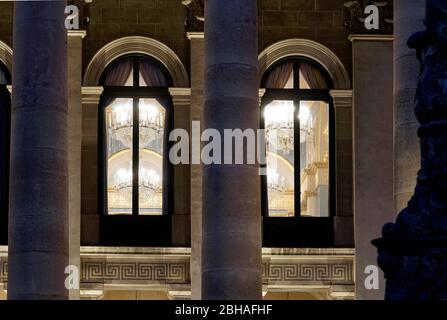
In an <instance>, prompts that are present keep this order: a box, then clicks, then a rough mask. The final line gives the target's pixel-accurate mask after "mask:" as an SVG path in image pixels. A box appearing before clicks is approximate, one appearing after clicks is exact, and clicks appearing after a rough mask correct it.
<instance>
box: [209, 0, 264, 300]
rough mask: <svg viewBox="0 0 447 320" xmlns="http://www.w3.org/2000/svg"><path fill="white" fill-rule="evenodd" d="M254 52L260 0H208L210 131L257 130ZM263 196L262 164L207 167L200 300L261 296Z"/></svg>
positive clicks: (256, 67) (214, 165)
mask: <svg viewBox="0 0 447 320" xmlns="http://www.w3.org/2000/svg"><path fill="white" fill-rule="evenodd" d="M257 56H258V50H257V4H256V0H244V1H239V0H226V1H221V0H208V1H207V2H206V4H205V95H204V97H205V98H204V128H205V129H206V128H214V129H217V130H218V131H219V132H220V133H221V137H223V136H224V135H223V131H224V129H232V128H240V129H242V130H245V129H247V128H252V129H256V128H258V127H259V105H258V59H257ZM222 140H223V139H222ZM223 153H224V151H223V150H222V158H223V156H224V154H223ZM260 198H261V197H260V178H259V175H258V166H257V165H248V164H243V165H223V164H222V165H219V164H212V165H205V166H204V167H203V251H202V252H203V255H202V298H203V299H261V297H262V282H261V209H260Z"/></svg>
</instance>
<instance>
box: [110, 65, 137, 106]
mask: <svg viewBox="0 0 447 320" xmlns="http://www.w3.org/2000/svg"><path fill="white" fill-rule="evenodd" d="M132 70H133V60H124V61H121V62H119V63H118V64H116V65H115V66H113V68H111V69H110V71H109V73H108V74H107V77H106V79H105V81H104V86H124V85H125V84H126V81H127V79H129V76H130V74H131V73H132ZM115 99H116V98H114V97H106V98H104V106H108V105H111V104H112V103H113V101H115Z"/></svg>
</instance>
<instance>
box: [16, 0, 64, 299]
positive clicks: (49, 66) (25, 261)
mask: <svg viewBox="0 0 447 320" xmlns="http://www.w3.org/2000/svg"><path fill="white" fill-rule="evenodd" d="M65 5H66V3H65V1H17V2H15V9H14V53H15V54H14V67H13V77H12V78H13V87H14V91H13V98H12V125H11V169H10V170H11V171H10V172H11V175H10V176H11V177H14V178H13V179H11V180H10V207H9V208H10V210H9V248H8V258H9V274H8V298H9V299H67V298H68V291H67V290H66V288H65V284H64V282H65V277H66V275H65V274H64V271H65V267H66V266H67V265H68V158H67V136H68V134H67V125H68V122H67V113H68V106H67V31H66V30H65V26H64V20H65V15H64V9H65Z"/></svg>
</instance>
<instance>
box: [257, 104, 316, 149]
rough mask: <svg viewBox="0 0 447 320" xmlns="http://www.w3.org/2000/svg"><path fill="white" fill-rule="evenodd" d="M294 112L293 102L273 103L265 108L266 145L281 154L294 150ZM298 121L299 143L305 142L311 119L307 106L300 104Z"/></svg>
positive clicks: (309, 130)
mask: <svg viewBox="0 0 447 320" xmlns="http://www.w3.org/2000/svg"><path fill="white" fill-rule="evenodd" d="M294 110H295V106H294V103H293V101H278V100H276V101H273V102H272V103H270V104H269V105H267V106H266V107H265V110H264V119H265V133H266V140H267V143H269V144H270V145H272V146H273V147H274V148H275V149H276V150H278V151H281V152H282V153H283V154H289V153H290V152H291V151H292V150H293V148H294V130H293V128H294V118H293V115H294ZM298 118H299V120H300V142H301V143H303V142H305V141H306V139H307V136H308V135H309V134H310V133H311V130H312V117H311V113H310V109H309V106H307V105H306V104H301V106H300V110H299V113H298Z"/></svg>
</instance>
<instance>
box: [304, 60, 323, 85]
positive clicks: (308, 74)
mask: <svg viewBox="0 0 447 320" xmlns="http://www.w3.org/2000/svg"><path fill="white" fill-rule="evenodd" d="M300 71H301V74H302V76H303V77H304V80H305V81H306V82H307V84H308V85H309V87H310V88H311V89H327V83H326V79H325V78H324V77H323V75H322V74H321V72H320V70H318V69H317V68H315V67H314V66H312V65H311V64H309V63H305V62H300Z"/></svg>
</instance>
